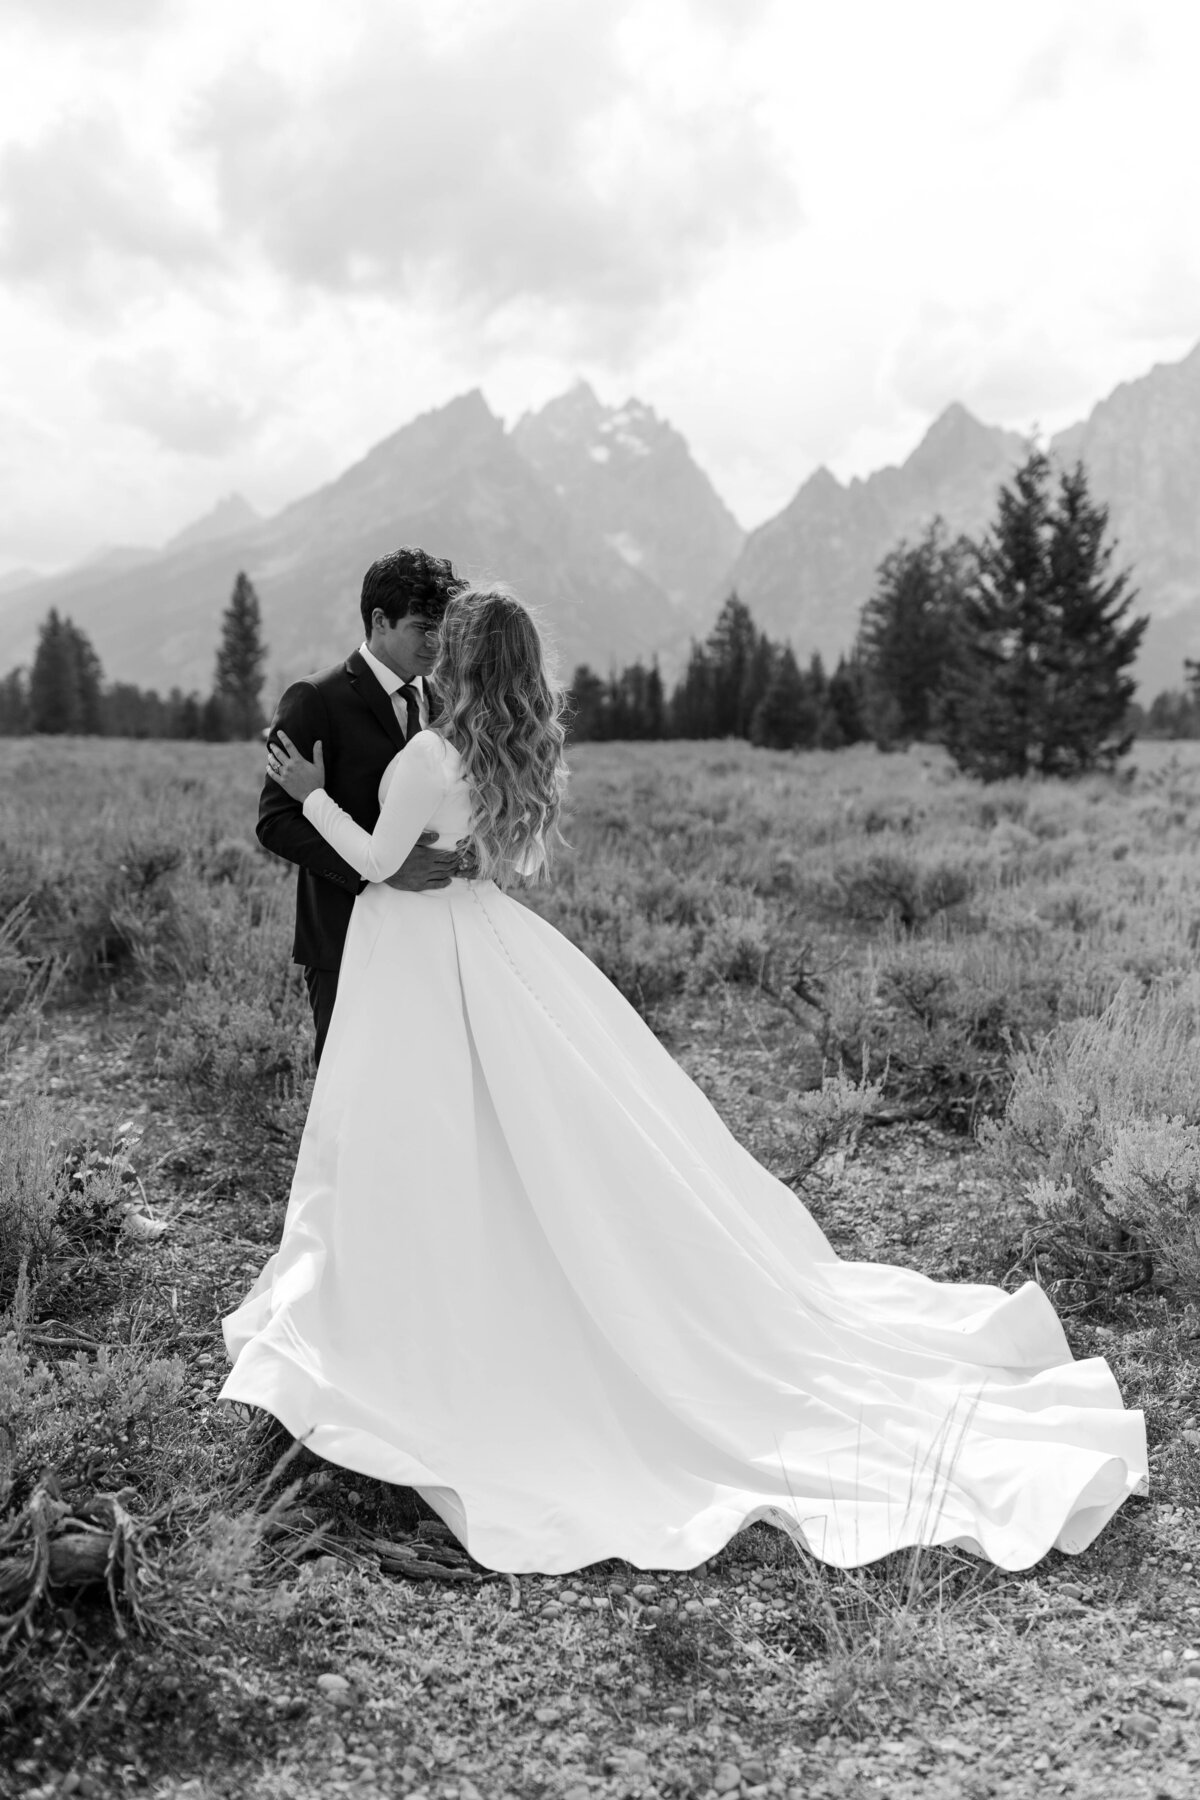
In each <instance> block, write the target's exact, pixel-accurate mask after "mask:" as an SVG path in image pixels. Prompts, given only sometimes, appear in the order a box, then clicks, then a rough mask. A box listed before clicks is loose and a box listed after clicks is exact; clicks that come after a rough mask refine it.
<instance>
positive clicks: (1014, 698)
mask: <svg viewBox="0 0 1200 1800" xmlns="http://www.w3.org/2000/svg"><path fill="white" fill-rule="evenodd" d="M1051 479H1052V475H1051V468H1050V463H1049V460H1048V458H1047V457H1046V456H1045V455H1044V454H1043V453H1042V452H1041V451H1039V450H1032V451H1031V452H1030V454H1029V456H1028V458H1027V460H1026V461H1025V463H1024V464H1023V465H1022V466H1021V468H1020V469H1018V470H1017V472H1016V474H1015V476H1014V478H1013V485H1012V486H1011V487H1003V488H1002V489H1001V490H1000V498H999V505H998V512H997V518H996V521H995V523H994V525H993V526H992V529H991V531H990V533H989V534H988V536H987V537H986V538H985V539H984V542H983V544H982V545H981V546H980V547H979V550H978V552H977V562H976V568H975V570H974V572H973V574H972V576H971V578H970V579H969V581H968V583H967V585H966V588H965V591H964V594H963V600H962V605H961V609H960V612H959V617H958V620H957V623H956V628H955V634H954V646H953V651H952V654H951V657H950V659H949V661H948V664H947V671H946V675H945V677H944V680H943V688H942V696H941V700H940V714H941V720H942V726H941V730H942V736H943V738H944V741H945V742H946V744H947V746H948V748H949V749H950V752H951V754H952V755H953V757H954V759H955V761H956V762H957V763H958V764H959V767H960V768H963V769H966V770H967V771H968V772H970V773H971V774H975V775H979V776H981V777H982V778H983V779H984V780H985V781H992V780H1000V779H1003V778H1005V777H1007V776H1014V775H1017V776H1019V775H1025V774H1030V773H1036V774H1041V775H1078V774H1081V773H1082V772H1083V771H1084V770H1087V769H1091V768H1096V767H1111V765H1112V764H1113V763H1114V762H1115V761H1116V760H1117V758H1118V757H1120V756H1123V755H1124V754H1125V752H1126V750H1127V749H1128V748H1129V744H1130V741H1131V735H1132V734H1131V733H1130V731H1129V729H1128V713H1129V706H1130V702H1131V700H1132V698H1133V692H1134V681H1133V677H1132V676H1131V675H1130V674H1129V673H1128V669H1129V667H1130V665H1131V664H1132V662H1133V660H1134V658H1135V656H1136V655H1137V649H1138V645H1139V643H1140V642H1141V638H1142V635H1143V633H1144V631H1145V629H1146V625H1147V622H1148V621H1147V620H1146V619H1144V618H1141V619H1131V618H1129V613H1130V609H1131V607H1132V605H1133V601H1134V598H1135V596H1134V592H1133V590H1132V589H1131V588H1130V575H1129V573H1128V571H1124V570H1123V571H1120V572H1119V573H1117V574H1115V575H1114V574H1112V573H1111V570H1110V565H1111V562H1112V557H1113V548H1112V546H1111V545H1109V544H1106V543H1105V541H1104V539H1105V532H1106V530H1107V526H1108V512H1107V508H1105V507H1103V506H1100V505H1098V504H1097V503H1095V502H1094V501H1093V500H1092V499H1091V498H1090V496H1089V494H1088V488H1087V479H1086V476H1085V474H1084V470H1083V465H1082V464H1081V463H1077V464H1076V465H1075V468H1074V469H1073V470H1070V471H1069V472H1067V473H1064V474H1062V475H1061V476H1060V477H1059V482H1058V491H1057V495H1053V494H1052V493H1051Z"/></svg>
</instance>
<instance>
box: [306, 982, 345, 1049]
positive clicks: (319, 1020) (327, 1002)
mask: <svg viewBox="0 0 1200 1800" xmlns="http://www.w3.org/2000/svg"><path fill="white" fill-rule="evenodd" d="M304 985H305V987H306V988H307V989H308V1004H309V1005H310V1006H311V1007H312V1016H313V1027H314V1029H315V1031H316V1042H315V1044H314V1046H313V1061H314V1063H319V1062H320V1060H321V1052H322V1050H323V1049H324V1048H325V1036H326V1033H327V1032H328V1030H329V1021H330V1019H331V1018H332V1017H333V1003H334V1001H335V1000H336V999H337V985H338V972H337V970H336V969H312V968H308V967H306V968H305V971H304Z"/></svg>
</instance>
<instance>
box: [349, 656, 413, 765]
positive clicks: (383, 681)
mask: <svg viewBox="0 0 1200 1800" xmlns="http://www.w3.org/2000/svg"><path fill="white" fill-rule="evenodd" d="M358 648H359V653H360V655H361V656H362V659H363V661H364V662H365V663H366V665H367V667H368V669H370V671H371V673H372V675H374V677H375V679H376V681H377V682H378V683H379V685H380V687H381V688H382V689H383V691H384V693H385V694H386V695H387V697H388V699H389V700H390V701H391V703H392V711H393V712H394V713H395V715H396V718H397V720H398V722H399V725H400V730H401V732H402V733H403V734H404V738H405V741H407V739H408V707H407V706H406V705H405V703H404V701H403V700H402V699H401V697H400V689H401V688H402V687H410V688H415V689H416V694H417V712H418V715H419V716H420V720H421V730H422V731H424V730H425V728H426V726H427V725H428V724H429V696H428V694H427V693H426V692H425V677H424V676H423V675H415V676H414V677H413V679H412V680H411V681H407V682H406V681H405V679H404V677H403V676H402V675H397V673H396V671H395V669H389V668H388V666H387V664H386V663H381V662H380V660H379V658H378V657H377V656H373V655H372V653H371V652H370V650H368V649H367V646H366V644H365V643H362V644H360V645H359V647H358Z"/></svg>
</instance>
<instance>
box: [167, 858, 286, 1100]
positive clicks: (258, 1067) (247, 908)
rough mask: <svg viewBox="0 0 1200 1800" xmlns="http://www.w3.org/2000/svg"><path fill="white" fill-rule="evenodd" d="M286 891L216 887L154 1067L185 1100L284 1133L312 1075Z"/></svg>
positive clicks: (227, 886)
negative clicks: (196, 957)
mask: <svg viewBox="0 0 1200 1800" xmlns="http://www.w3.org/2000/svg"><path fill="white" fill-rule="evenodd" d="M289 909H290V896H287V895H286V894H285V893H284V892H283V891H282V890H281V889H278V888H276V889H274V890H270V891H268V892H267V894H266V895H265V896H259V895H255V896H252V903H250V904H247V902H246V900H245V898H244V896H242V895H241V894H239V893H238V892H237V890H236V889H235V888H234V887H232V886H229V885H226V886H223V887H221V888H218V889H217V890H216V892H215V894H214V897H213V899H212V903H211V908H210V912H209V915H208V920H207V929H206V946H205V953H204V957H203V972H202V973H201V974H200V975H198V976H197V977H196V978H195V979H193V980H191V981H189V982H187V983H186V984H185V986H184V988H183V991H182V993H181V994H180V996H179V999H178V1003H177V1004H176V1006H175V1007H174V1009H173V1010H172V1011H171V1013H170V1014H169V1015H168V1016H167V1018H166V1020H165V1021H164V1024H163V1028H162V1031H161V1033H160V1037H159V1062H160V1067H161V1068H162V1069H163V1070H164V1072H165V1073H166V1074H167V1075H168V1076H169V1077H170V1079H172V1080H173V1081H177V1082H178V1083H179V1084H180V1086H181V1087H183V1088H185V1089H186V1091H187V1092H188V1094H189V1095H190V1096H191V1098H192V1100H193V1101H194V1102H196V1103H197V1104H199V1105H202V1106H204V1107H206V1108H210V1109H212V1110H214V1111H216V1110H218V1109H219V1110H221V1111H223V1112H225V1113H226V1115H227V1116H228V1117H229V1118H230V1119H232V1120H233V1121H234V1122H236V1123H239V1124H242V1125H247V1124H249V1125H252V1126H254V1127H255V1128H258V1127H262V1126H266V1127H267V1128H269V1129H273V1130H278V1131H284V1132H291V1131H292V1130H293V1129H294V1127H295V1126H296V1125H297V1124H298V1122H299V1120H300V1119H302V1117H303V1107H304V1104H305V1102H306V1099H307V1089H308V1083H309V1080H310V1076H311V1054H310V1037H311V1021H310V1015H309V1008H308V1002H307V998H306V996H305V993H304V986H303V981H302V978H301V975H300V971H299V970H298V969H297V968H296V967H295V965H294V964H293V963H292V961H291V958H290V954H289V951H290V944H289V941H288V939H289V931H290V910H289Z"/></svg>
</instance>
